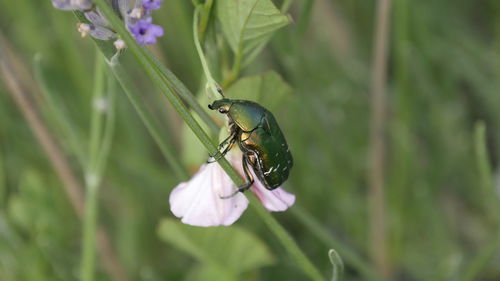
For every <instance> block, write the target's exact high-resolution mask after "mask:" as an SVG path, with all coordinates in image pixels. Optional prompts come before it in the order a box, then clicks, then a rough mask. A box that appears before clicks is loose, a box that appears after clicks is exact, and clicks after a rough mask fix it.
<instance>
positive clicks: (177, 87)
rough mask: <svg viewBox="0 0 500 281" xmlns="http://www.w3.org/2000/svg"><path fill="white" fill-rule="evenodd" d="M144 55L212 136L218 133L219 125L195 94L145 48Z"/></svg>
mask: <svg viewBox="0 0 500 281" xmlns="http://www.w3.org/2000/svg"><path fill="white" fill-rule="evenodd" d="M143 51H144V53H145V55H146V56H147V57H148V58H149V60H150V61H151V62H152V63H153V64H154V66H155V67H156V69H157V71H158V72H159V73H160V75H161V76H162V79H163V80H164V82H165V83H167V84H168V85H169V86H170V87H171V88H172V89H173V90H174V91H175V93H177V94H178V95H179V96H180V97H181V98H182V99H183V100H184V101H185V102H186V103H187V104H188V105H189V106H190V107H191V108H192V109H193V110H194V111H195V112H196V114H198V116H199V117H200V118H201V120H203V122H204V123H205V124H206V125H207V126H208V128H209V129H210V133H211V134H212V135H214V136H217V135H218V134H219V126H217V124H216V123H215V122H214V120H213V119H212V117H210V115H209V114H208V113H207V112H206V111H205V109H203V108H202V107H201V105H200V104H199V103H198V101H197V100H196V98H195V96H194V95H193V94H192V93H191V92H190V91H189V89H188V88H187V87H186V86H185V85H184V83H182V82H181V81H180V80H179V79H178V78H177V77H176V76H175V75H174V74H173V73H172V71H170V70H169V69H168V68H167V67H166V66H165V65H163V64H162V63H160V62H159V61H158V60H157V59H156V58H155V57H154V56H153V54H151V52H149V51H148V50H147V49H143Z"/></svg>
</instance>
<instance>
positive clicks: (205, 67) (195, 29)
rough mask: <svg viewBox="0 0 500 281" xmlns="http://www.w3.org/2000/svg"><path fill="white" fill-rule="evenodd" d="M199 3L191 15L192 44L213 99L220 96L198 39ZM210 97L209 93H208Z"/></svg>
mask: <svg viewBox="0 0 500 281" xmlns="http://www.w3.org/2000/svg"><path fill="white" fill-rule="evenodd" d="M199 10H200V5H197V6H196V7H195V9H194V15H193V36H194V45H195V46H196V51H197V52H198V56H199V57H200V61H201V65H202V67H203V72H204V73H205V78H206V79H207V84H208V87H209V89H210V90H211V91H212V94H213V97H212V98H213V99H217V97H218V96H221V94H220V93H219V91H217V82H215V79H214V78H213V77H212V73H210V68H209V67H208V64H207V60H206V58H205V55H204V54H203V49H202V48H201V45H200V39H199V38H198V17H199V15H200V11H199ZM209 98H210V95H209Z"/></svg>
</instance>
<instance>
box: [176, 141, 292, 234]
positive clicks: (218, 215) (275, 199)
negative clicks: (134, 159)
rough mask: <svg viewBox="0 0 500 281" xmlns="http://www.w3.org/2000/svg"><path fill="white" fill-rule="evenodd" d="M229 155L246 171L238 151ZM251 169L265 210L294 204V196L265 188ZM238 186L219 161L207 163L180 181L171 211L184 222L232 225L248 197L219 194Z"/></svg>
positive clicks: (251, 188) (239, 194)
mask: <svg viewBox="0 0 500 281" xmlns="http://www.w3.org/2000/svg"><path fill="white" fill-rule="evenodd" d="M235 151H237V150H236V149H235ZM230 154H231V155H230ZM226 158H228V160H229V161H230V162H231V163H232V164H233V166H235V167H236V168H237V170H238V171H239V172H240V174H242V173H243V167H242V166H241V152H240V151H239V150H238V152H233V153H228V155H227V156H226ZM250 170H251V173H252V175H253V177H254V179H255V183H254V184H253V185H252V187H250V190H251V191H252V192H253V193H255V194H256V195H257V198H259V200H260V201H261V203H262V204H263V205H264V207H265V208H266V209H268V210H269V211H272V212H280V211H285V210H286V209H288V207H290V206H292V205H293V203H295V195H293V194H291V193H288V192H286V191H284V190H283V189H281V188H280V187H278V188H276V189H274V190H268V189H266V188H265V187H264V185H263V184H262V183H261V182H260V181H259V180H258V178H257V176H256V175H255V173H253V171H252V169H250ZM236 189H237V187H236V186H235V184H234V183H233V181H232V180H231V179H230V178H229V176H228V175H227V174H226V173H225V172H224V170H223V169H222V168H221V166H220V165H219V164H218V163H211V164H204V165H202V166H201V167H200V169H199V170H198V172H197V173H196V174H195V175H194V176H193V177H192V178H191V179H190V180H189V181H187V182H182V183H180V184H179V185H177V186H176V187H175V188H174V189H173V190H172V192H171V193H170V199H169V201H170V210H171V211H172V213H173V214H174V215H175V216H176V217H178V218H181V221H182V222H183V223H185V224H190V225H195V226H205V227H206V226H217V225H231V224H233V223H234V222H235V221H236V220H237V219H238V218H239V217H240V216H241V215H242V213H243V211H245V209H246V208H247V206H248V200H247V198H246V197H245V195H243V193H238V194H236V195H235V196H234V197H231V198H228V199H221V198H220V197H221V196H226V195H229V194H231V193H233V192H234V191H235V190H236Z"/></svg>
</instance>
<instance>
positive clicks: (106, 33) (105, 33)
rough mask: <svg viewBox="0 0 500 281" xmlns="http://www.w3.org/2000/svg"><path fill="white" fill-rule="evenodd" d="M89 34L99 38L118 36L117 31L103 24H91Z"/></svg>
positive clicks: (105, 38)
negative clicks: (102, 25)
mask: <svg viewBox="0 0 500 281" xmlns="http://www.w3.org/2000/svg"><path fill="white" fill-rule="evenodd" d="M89 34H90V36H92V37H94V38H95V39H98V40H110V39H113V38H115V37H116V33H114V32H113V31H111V30H109V29H107V28H105V27H101V26H91V28H90V31H89Z"/></svg>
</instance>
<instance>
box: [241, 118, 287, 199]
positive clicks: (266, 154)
mask: <svg viewBox="0 0 500 281" xmlns="http://www.w3.org/2000/svg"><path fill="white" fill-rule="evenodd" d="M240 140H241V145H242V146H243V147H244V148H245V149H246V150H247V151H252V152H253V153H254V155H255V160H254V161H253V163H252V166H253V169H254V171H255V173H256V175H257V177H258V178H259V180H260V181H261V182H262V183H263V184H264V185H265V186H266V188H268V189H274V188H277V187H279V186H280V185H281V184H282V183H283V182H284V181H286V180H287V178H288V175H289V173H290V169H291V168H292V166H293V158H292V154H291V153H290V150H289V148H288V144H287V143H286V140H285V137H284V136H283V133H282V132H281V130H280V128H279V126H278V123H277V122H276V120H275V119H274V116H273V115H272V114H271V113H270V112H269V111H266V113H265V114H264V116H263V118H262V123H261V124H260V125H259V126H258V127H257V128H256V129H254V131H253V132H251V133H243V134H241V139H240Z"/></svg>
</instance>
